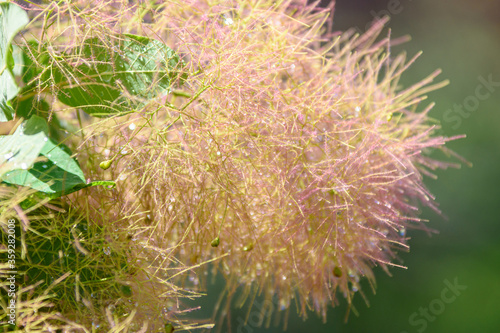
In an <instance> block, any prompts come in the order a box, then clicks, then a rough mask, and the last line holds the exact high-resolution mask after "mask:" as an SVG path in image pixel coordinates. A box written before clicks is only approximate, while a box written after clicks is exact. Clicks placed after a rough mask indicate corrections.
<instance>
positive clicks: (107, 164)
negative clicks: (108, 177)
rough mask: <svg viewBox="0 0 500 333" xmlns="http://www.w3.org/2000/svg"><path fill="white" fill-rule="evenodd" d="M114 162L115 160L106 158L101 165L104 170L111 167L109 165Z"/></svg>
mask: <svg viewBox="0 0 500 333" xmlns="http://www.w3.org/2000/svg"><path fill="white" fill-rule="evenodd" d="M112 162H113V160H106V161H102V162H101V163H100V164H99V167H100V168H101V169H103V170H107V169H109V167H110V166H111V163H112Z"/></svg>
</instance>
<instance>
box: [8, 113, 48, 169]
mask: <svg viewBox="0 0 500 333" xmlns="http://www.w3.org/2000/svg"><path fill="white" fill-rule="evenodd" d="M47 133H48V126H47V123H46V122H45V120H44V119H42V118H40V117H37V116H34V117H32V118H30V119H29V120H27V121H24V122H23V123H22V124H21V125H19V127H18V128H17V129H16V131H15V132H14V134H12V135H2V136H0V179H1V178H4V177H3V175H4V174H5V173H7V172H9V171H12V170H15V169H24V170H27V169H29V168H31V167H32V165H33V163H34V162H35V160H36V159H37V158H38V156H39V155H40V152H41V151H42V149H43V147H44V146H45V144H46V143H47V141H48V138H47Z"/></svg>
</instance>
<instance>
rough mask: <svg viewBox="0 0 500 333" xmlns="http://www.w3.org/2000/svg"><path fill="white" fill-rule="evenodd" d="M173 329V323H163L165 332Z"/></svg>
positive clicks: (170, 332)
mask: <svg viewBox="0 0 500 333" xmlns="http://www.w3.org/2000/svg"><path fill="white" fill-rule="evenodd" d="M174 330H175V328H174V325H172V324H170V323H167V324H165V333H173V332H174Z"/></svg>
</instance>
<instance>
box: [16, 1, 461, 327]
mask: <svg viewBox="0 0 500 333" xmlns="http://www.w3.org/2000/svg"><path fill="white" fill-rule="evenodd" d="M30 9H31V10H32V11H33V12H34V13H39V15H42V16H43V15H45V16H44V17H45V18H46V19H45V24H44V25H42V24H40V26H36V25H33V26H32V27H31V29H32V31H34V32H33V33H32V34H33V35H32V36H29V35H28V34H25V35H24V38H25V39H26V40H29V39H30V38H35V39H36V38H42V37H41V36H43V38H45V39H46V40H48V41H49V44H48V45H50V47H49V48H48V51H47V52H48V54H49V56H50V64H51V66H58V63H60V62H61V61H70V62H71V63H75V64H76V63H87V64H92V62H93V61H94V62H96V60H95V59H92V58H83V55H81V57H82V58H79V57H78V55H75V54H74V53H72V58H71V59H65V58H64V56H65V55H67V54H69V51H68V50H71V49H74V48H75V47H77V46H78V43H81V42H83V40H84V39H86V38H91V37H94V38H102V39H103V41H104V40H106V41H107V40H109V38H114V39H117V40H119V39H120V38H121V37H120V36H123V34H124V33H134V34H139V35H144V36H148V37H150V38H154V39H157V40H159V41H161V42H162V43H165V44H166V45H167V46H169V47H170V48H172V49H173V50H175V52H177V53H178V54H179V56H180V57H181V58H182V60H183V63H182V64H181V66H180V68H178V69H177V70H179V71H182V72H183V73H184V74H185V75H184V78H183V79H182V81H181V80H178V81H177V82H175V83H174V84H173V87H172V92H170V93H168V94H165V95H164V96H160V97H159V98H155V99H153V100H148V101H141V103H142V104H141V105H143V106H142V107H141V108H140V109H138V110H136V111H135V112H133V113H130V114H127V115H114V116H110V117H107V118H92V117H89V116H87V115H86V114H85V113H83V112H82V111H79V112H78V113H75V112H70V111H73V110H74V109H70V108H68V107H67V106H64V105H63V104H61V103H60V102H57V101H54V102H53V104H52V106H53V109H52V111H51V112H52V113H53V114H54V116H57V117H58V118H60V119H61V121H64V122H65V123H67V124H70V125H71V126H74V128H76V129H77V130H75V135H73V136H71V135H69V136H68V137H67V139H66V143H67V144H69V145H72V147H73V149H74V151H75V152H76V156H77V158H78V160H79V161H80V164H81V167H82V169H83V170H84V173H85V174H86V176H87V177H88V178H89V179H91V180H95V179H111V180H115V181H116V182H117V186H116V188H115V189H113V190H109V189H106V188H99V187H95V188H91V189H86V190H84V191H81V192H80V193H79V194H73V195H71V196H70V197H69V202H70V205H71V206H73V207H74V208H75V209H78V210H79V211H81V212H83V213H82V214H83V216H85V219H86V220H88V221H93V222H94V223H96V224H97V225H99V226H100V228H102V230H106V231H102V233H103V234H101V236H100V239H102V241H105V242H107V243H109V251H110V252H113V251H114V252H117V253H119V256H122V255H123V256H128V258H125V259H123V260H124V262H126V263H127V265H130V267H128V266H127V269H126V270H124V271H123V270H122V271H123V272H122V273H121V274H120V276H119V279H120V281H121V283H122V284H123V285H126V286H130V290H131V294H132V296H131V297H132V298H137V300H135V299H134V301H133V302H129V301H126V302H124V303H130V304H132V305H133V304H136V308H134V310H133V311H136V312H137V316H139V315H140V314H141V311H142V312H144V311H146V310H144V308H145V307H146V306H148V305H149V307H148V310H147V311H146V312H147V313H145V314H144V313H142V314H144V315H145V317H144V318H145V319H150V320H156V319H154V318H157V317H154V316H153V315H152V313H153V312H154V311H157V312H161V313H163V315H162V318H163V319H165V318H166V319H168V320H170V321H175V318H174V319H173V317H175V316H172V315H171V312H168V309H167V307H164V306H163V305H162V306H156V304H155V303H154V302H163V301H162V299H165V298H169V299H170V303H172V304H171V307H174V308H175V306H174V305H178V298H181V296H182V297H186V293H188V291H186V290H183V291H182V292H181V291H178V290H177V289H176V288H177V287H176V286H175V285H180V284H182V285H183V286H186V288H189V290H196V289H198V288H204V284H205V281H204V280H205V275H206V271H207V269H208V266H207V265H206V264H207V263H208V262H213V265H212V267H213V268H214V270H216V271H217V272H220V273H221V274H222V275H223V276H224V278H225V279H226V288H225V290H224V294H225V295H222V296H225V297H221V299H226V302H225V303H221V304H225V306H224V308H222V309H219V313H220V314H222V315H224V314H225V313H227V311H229V307H230V306H232V305H234V304H233V303H232V302H231V301H230V300H231V299H232V296H233V295H236V290H237V288H239V287H241V291H240V293H239V295H240V298H239V299H238V304H241V305H242V304H245V303H246V304H247V305H251V303H252V300H253V299H254V298H255V297H256V295H261V296H263V297H264V299H266V300H268V301H270V302H272V304H275V306H274V307H273V306H269V307H268V309H267V310H268V311H270V312H275V313H280V312H281V311H284V313H285V314H286V313H287V310H288V309H289V308H290V306H291V303H292V302H293V303H295V304H296V306H297V309H298V311H299V313H300V315H301V316H303V317H306V315H307V312H308V311H309V310H312V311H314V312H316V313H318V314H319V315H321V316H322V317H323V318H324V319H326V312H327V308H328V307H329V306H335V305H336V304H337V303H338V300H339V298H345V299H346V300H347V302H348V303H350V302H351V300H352V297H353V296H354V294H356V293H357V292H360V279H361V278H367V279H368V280H369V281H370V282H371V283H372V284H374V275H373V272H372V269H373V267H374V266H380V267H382V268H383V269H384V270H386V271H388V267H389V266H399V265H400V263H399V262H398V261H397V257H396V252H397V251H398V250H406V249H407V248H408V245H407V240H408V238H407V236H406V229H407V228H420V229H424V230H429V229H428V228H427V227H426V226H425V225H424V224H423V223H422V222H424V221H422V220H421V219H419V218H418V217H417V216H416V213H417V212H418V205H419V203H421V204H423V205H425V206H428V207H431V208H433V209H435V210H437V208H436V205H435V203H434V198H433V196H432V195H431V194H430V193H429V192H428V190H427V189H426V188H425V186H424V185H423V175H429V176H432V170H435V169H436V168H446V167H448V166H451V165H452V164H450V163H446V162H440V161H436V160H434V159H432V158H430V157H429V152H430V151H432V150H434V149H439V150H442V151H443V152H444V153H445V154H447V155H449V154H451V152H449V151H448V150H446V148H444V144H445V143H446V141H448V140H451V139H453V138H445V137H441V136H438V135H437V134H436V130H437V129H438V125H437V124H436V123H433V122H432V121H430V119H429V117H428V112H429V111H430V110H431V108H432V106H433V104H432V103H431V104H428V105H424V104H423V103H422V101H423V100H424V99H425V94H426V93H427V92H429V91H431V90H434V89H436V88H439V87H441V86H443V85H445V84H446V82H442V83H437V84H433V83H432V82H433V80H434V78H435V77H436V76H437V75H438V74H439V72H437V71H436V72H435V73H432V74H431V75H429V76H428V77H426V78H424V79H423V80H422V81H421V82H418V83H416V84H414V85H413V86H410V87H407V88H404V87H401V86H400V85H399V80H400V77H401V75H402V74H403V72H404V71H405V70H406V69H407V68H408V66H409V65H410V64H411V63H412V62H413V61H414V60H415V58H412V59H410V60H407V59H406V56H405V55H404V54H400V55H393V54H391V52H390V51H391V48H390V47H391V45H392V44H393V43H394V42H393V41H391V40H390V38H389V37H383V35H382V31H383V27H384V23H385V21H379V22H377V23H375V24H374V25H373V26H372V27H371V28H370V29H369V30H368V31H367V32H366V33H364V34H362V35H358V34H354V33H353V32H346V33H335V32H333V31H331V29H327V28H326V26H327V25H326V24H325V23H326V22H328V19H329V13H330V12H331V9H332V8H330V9H321V8H319V7H317V5H316V4H308V3H307V1H305V0H285V1H270V0H269V1H268V0H264V1H254V0H251V1H246V0H245V1H243V0H231V1H227V0H225V1H217V0H216V1H208V0H190V1H176V0H174V1H144V2H143V1H140V2H137V3H133V2H129V1H125V0H123V1H120V0H107V1H73V2H71V3H70V2H67V3H66V2H64V3H63V2H58V3H56V2H52V3H50V4H48V5H47V6H46V7H40V8H38V7H35V6H32V7H31V8H30ZM47 21H49V22H52V23H53V24H52V25H48V24H46V22H47ZM41 22H42V23H44V21H43V20H42V21H41ZM40 31H41V32H43V33H40ZM37 34H38V35H37ZM33 36H34V37H33ZM37 36H38V37H37ZM40 41H41V40H40ZM96 65H98V64H96ZM47 77H48V79H47V81H46V82H45V86H44V82H41V83H40V86H42V87H46V89H45V91H44V92H43V93H44V94H46V95H47V96H50V95H52V96H57V94H58V87H57V86H55V85H51V84H50V76H47ZM69 79H70V78H69ZM125 93H126V92H125ZM76 115H78V117H77V116H76ZM50 117H52V115H49V118H50ZM68 126H69V125H68ZM103 161H109V163H108V165H107V166H109V168H107V169H106V170H103V169H102V168H100V167H99V164H100V163H101V162H103ZM103 235H106V237H104V236H103ZM117 258H118V257H117ZM120 260H121V259H120ZM113 263H114V264H115V265H119V262H117V261H116V260H115V261H113ZM131 267H133V268H134V269H133V270H132V269H131ZM127 279H128V280H127ZM199 290H201V289H199ZM180 294H182V295H180ZM144 295H148V296H150V297H144V298H143V300H142V301H141V298H142V297H143V296H144ZM187 296H189V295H187ZM339 296H341V297H339ZM134 302H139V303H140V304H139V305H137V303H134ZM105 305H108V303H105ZM132 305H131V306H132ZM88 308H89V309H91V308H92V306H91V305H89V306H88ZM132 308H133V307H131V308H130V309H132ZM89 311H90V310H89ZM130 311H132V310H130ZM148 311H149V312H148ZM165 313H167V314H170V317H169V316H167V315H165ZM134 314H135V312H134ZM285 321H286V319H285ZM176 323H177V322H176ZM179 323H180V322H179ZM179 325H181V324H179Z"/></svg>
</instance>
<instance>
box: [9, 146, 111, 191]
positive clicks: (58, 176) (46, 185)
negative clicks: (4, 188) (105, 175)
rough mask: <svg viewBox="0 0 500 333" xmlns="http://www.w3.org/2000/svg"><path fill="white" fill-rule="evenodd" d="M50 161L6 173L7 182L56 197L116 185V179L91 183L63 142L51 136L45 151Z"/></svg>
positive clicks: (42, 151)
mask: <svg viewBox="0 0 500 333" xmlns="http://www.w3.org/2000/svg"><path fill="white" fill-rule="evenodd" d="M40 153H41V155H42V156H44V157H46V161H39V162H36V163H35V164H34V165H33V167H32V168H30V169H28V170H24V169H22V170H14V171H11V172H9V173H7V174H6V175H5V177H4V178H3V181H4V182H6V183H9V184H15V185H21V186H28V187H31V188H33V189H35V190H37V191H39V192H43V193H45V195H44V196H45V197H49V198H51V199H55V198H58V197H61V196H63V195H67V194H70V193H73V192H75V191H79V190H81V189H83V188H86V187H89V186H95V185H113V186H114V182H93V183H89V184H87V182H86V181H85V176H84V175H83V172H82V170H81V169H80V165H79V164H78V162H77V161H76V160H75V159H73V158H72V157H71V152H70V151H69V149H68V148H67V147H66V146H65V145H63V144H57V143H55V142H54V141H52V140H51V139H49V140H48V141H47V142H46V143H45V145H44V147H43V148H42V150H41V152H40Z"/></svg>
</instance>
